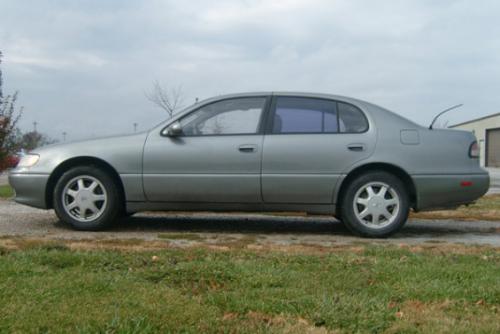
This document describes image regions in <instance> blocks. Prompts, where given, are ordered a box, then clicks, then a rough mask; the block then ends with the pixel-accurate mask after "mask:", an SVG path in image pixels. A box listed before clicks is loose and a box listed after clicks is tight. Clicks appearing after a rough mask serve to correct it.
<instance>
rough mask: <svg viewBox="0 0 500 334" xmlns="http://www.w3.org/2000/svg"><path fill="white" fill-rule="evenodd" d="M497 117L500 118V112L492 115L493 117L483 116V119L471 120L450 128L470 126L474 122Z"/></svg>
mask: <svg viewBox="0 0 500 334" xmlns="http://www.w3.org/2000/svg"><path fill="white" fill-rule="evenodd" d="M497 116H500V112H499V113H496V114H491V115H488V116H483V117H479V118H474V119H471V120H470V121H466V122H462V123H458V124H454V125H451V126H449V127H450V128H456V127H457V126H460V125H465V124H469V123H474V122H477V121H482V120H483V119H487V118H491V117H497Z"/></svg>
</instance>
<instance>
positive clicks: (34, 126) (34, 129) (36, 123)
mask: <svg viewBox="0 0 500 334" xmlns="http://www.w3.org/2000/svg"><path fill="white" fill-rule="evenodd" d="M37 125H38V122H37V121H34V122H33V132H36V126H37Z"/></svg>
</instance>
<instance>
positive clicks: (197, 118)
mask: <svg viewBox="0 0 500 334" xmlns="http://www.w3.org/2000/svg"><path fill="white" fill-rule="evenodd" d="M265 103H266V98H264V97H248V98H247V97H245V98H237V99H230V100H223V101H219V102H214V103H211V104H209V105H206V106H203V107H201V108H200V109H198V110H196V111H195V112H193V113H191V114H189V115H188V116H186V117H184V118H183V119H182V120H181V121H180V122H181V125H182V132H183V134H184V135H187V136H200V135H230V134H256V133H258V131H259V124H260V118H261V115H262V111H263V110H264V105H265Z"/></svg>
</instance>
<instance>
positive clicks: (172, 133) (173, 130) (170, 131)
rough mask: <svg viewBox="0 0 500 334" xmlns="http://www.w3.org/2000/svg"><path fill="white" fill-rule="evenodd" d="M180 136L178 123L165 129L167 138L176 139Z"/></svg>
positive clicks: (180, 127) (180, 130)
mask: <svg viewBox="0 0 500 334" xmlns="http://www.w3.org/2000/svg"><path fill="white" fill-rule="evenodd" d="M181 134H182V125H181V123H179V122H175V123H173V124H172V125H170V126H169V127H168V128H167V136H169V137H177V136H179V135H181Z"/></svg>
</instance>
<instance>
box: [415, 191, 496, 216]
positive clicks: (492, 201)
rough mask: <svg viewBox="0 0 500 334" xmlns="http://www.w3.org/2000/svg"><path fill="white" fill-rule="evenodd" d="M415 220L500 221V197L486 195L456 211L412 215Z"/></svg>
mask: <svg viewBox="0 0 500 334" xmlns="http://www.w3.org/2000/svg"><path fill="white" fill-rule="evenodd" d="M411 217H413V218H424V219H463V220H493V221H499V220H500V195H499V194H495V195H486V196H483V197H481V198H480V199H478V200H477V201H476V203H474V204H471V205H462V206H460V207H458V208H457V209H455V210H442V211H429V212H418V213H412V215H411Z"/></svg>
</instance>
